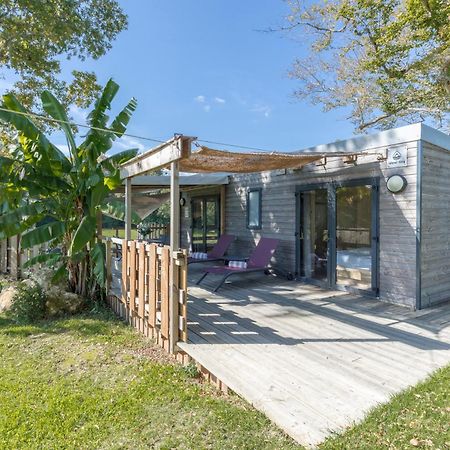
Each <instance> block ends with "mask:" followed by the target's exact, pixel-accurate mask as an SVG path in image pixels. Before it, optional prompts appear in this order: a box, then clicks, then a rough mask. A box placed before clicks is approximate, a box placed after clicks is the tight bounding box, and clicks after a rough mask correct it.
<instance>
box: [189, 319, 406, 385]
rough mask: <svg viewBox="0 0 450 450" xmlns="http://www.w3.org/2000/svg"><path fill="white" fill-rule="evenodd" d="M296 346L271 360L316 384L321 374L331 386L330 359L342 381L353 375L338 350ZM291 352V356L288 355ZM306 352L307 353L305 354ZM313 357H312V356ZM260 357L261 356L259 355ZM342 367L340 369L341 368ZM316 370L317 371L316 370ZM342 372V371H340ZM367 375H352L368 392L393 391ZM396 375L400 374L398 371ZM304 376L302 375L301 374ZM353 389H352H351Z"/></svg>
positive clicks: (252, 338) (252, 341)
mask: <svg viewBox="0 0 450 450" xmlns="http://www.w3.org/2000/svg"><path fill="white" fill-rule="evenodd" d="M194 317H195V319H194V320H196V321H197V320H199V318H198V317H197V316H194ZM203 327H204V328H207V329H211V330H216V329H217V328H216V327H215V326H214V325H212V324H209V327H208V323H207V322H205V321H203ZM226 327H227V328H231V329H233V326H232V325H227V326H226ZM225 339H226V343H231V342H230V339H229V338H225ZM234 341H235V339H234ZM239 344H258V345H260V346H262V347H263V348H262V349H261V351H264V350H265V349H267V348H268V347H269V346H270V345H282V344H276V343H275V342H273V343H267V342H264V343H261V342H259V341H258V339H257V338H256V337H255V336H254V335H247V336H245V338H244V337H242V339H241V340H239ZM293 348H295V346H290V345H285V346H284V351H283V353H280V354H278V353H277V354H275V355H274V356H272V357H271V360H272V361H273V362H274V363H276V364H277V366H278V367H283V364H285V365H286V366H287V367H289V369H290V370H291V371H298V373H300V374H304V373H305V372H306V373H307V374H310V375H312V376H314V378H315V384H318V385H320V384H322V383H320V381H321V380H320V379H321V376H322V375H323V376H324V377H325V379H324V383H323V384H324V387H325V388H326V387H327V386H329V379H326V373H324V364H322V363H326V364H329V363H330V359H333V360H334V367H335V372H336V369H338V370H337V371H338V374H336V375H335V377H338V378H339V379H340V380H341V381H343V382H344V381H345V380H346V379H347V380H348V379H349V376H351V375H352V367H351V366H349V365H348V364H345V363H343V362H342V358H337V357H336V352H333V351H330V352H326V353H325V354H324V353H323V352H320V353H318V352H317V351H315V350H314V349H310V348H308V346H303V345H302V346H301V348H299V349H298V351H296V352H295V353H294V351H292V349H293ZM287 353H289V357H288V355H287ZM305 353H306V355H305ZM311 357H312V358H311ZM258 358H259V357H258ZM339 369H340V370H339ZM314 371H315V372H314ZM339 372H340V373H339ZM365 375H366V376H365V377H357V378H355V377H354V376H352V382H353V383H358V385H359V386H361V388H362V389H364V390H365V391H366V392H371V391H373V390H374V388H378V389H382V390H383V391H389V392H392V391H393V390H394V389H392V388H390V387H389V386H386V385H383V384H380V383H379V382H378V381H377V379H376V378H374V373H373V372H369V373H367V374H365ZM395 375H398V373H396V374H395ZM300 378H302V376H300ZM320 389H322V387H319V390H320ZM345 390H346V391H349V389H348V388H347V387H345ZM350 391H351V389H350Z"/></svg>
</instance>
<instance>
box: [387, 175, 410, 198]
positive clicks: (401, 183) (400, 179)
mask: <svg viewBox="0 0 450 450" xmlns="http://www.w3.org/2000/svg"><path fill="white" fill-rule="evenodd" d="M407 184H408V182H407V181H406V178H405V177H404V176H402V175H392V176H391V177H389V178H388V179H387V181H386V187H387V188H388V191H389V192H392V193H393V194H399V193H400V192H403V191H404V190H405V188H406V185H407Z"/></svg>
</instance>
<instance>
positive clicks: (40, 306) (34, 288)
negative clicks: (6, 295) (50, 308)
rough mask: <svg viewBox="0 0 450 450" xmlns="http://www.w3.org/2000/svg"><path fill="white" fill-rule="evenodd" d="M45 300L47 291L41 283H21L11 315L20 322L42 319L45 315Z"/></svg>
mask: <svg viewBox="0 0 450 450" xmlns="http://www.w3.org/2000/svg"><path fill="white" fill-rule="evenodd" d="M45 301H46V296H45V293H44V291H43V289H42V287H41V286H40V285H39V284H37V283H36V282H33V283H32V284H29V283H24V282H22V283H19V284H18V285H17V292H16V294H15V295H14V297H13V299H12V305H11V309H10V314H11V317H12V318H13V319H14V320H15V321H16V322H17V323H20V324H26V323H33V322H36V321H38V320H41V319H43V318H44V317H45V311H46V307H45Z"/></svg>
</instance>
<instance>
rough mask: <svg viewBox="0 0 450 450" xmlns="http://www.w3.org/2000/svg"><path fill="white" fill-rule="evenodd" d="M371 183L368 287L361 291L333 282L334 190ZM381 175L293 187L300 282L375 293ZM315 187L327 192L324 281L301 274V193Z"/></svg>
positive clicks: (335, 233)
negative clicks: (369, 281) (326, 239)
mask: <svg viewBox="0 0 450 450" xmlns="http://www.w3.org/2000/svg"><path fill="white" fill-rule="evenodd" d="M364 185H365V186H371V189H372V196H371V252H370V253H371V259H372V270H371V283H372V286H371V289H368V290H362V289H357V288H354V287H351V286H343V285H339V284H336V238H337V236H336V235H337V232H336V225H337V205H336V190H337V189H338V188H340V187H356V186H364ZM379 186H380V178H379V177H371V178H357V179H352V180H345V181H339V182H337V181H330V182H327V183H315V184H307V185H299V186H296V189H295V197H296V202H295V203H296V208H295V209H296V214H295V267H296V270H295V276H296V279H297V280H299V281H304V282H307V283H311V284H316V285H319V286H321V287H326V288H329V289H336V290H344V291H349V292H355V293H358V294H363V295H371V296H378V295H379V288H380V275H379V260H380V238H379V235H380V214H379V212H380V198H379V197H380V196H379V190H380V188H379ZM318 189H325V190H327V193H328V202H327V203H328V243H327V260H328V261H327V281H326V282H325V281H321V280H315V279H311V278H305V277H302V276H300V273H301V272H300V270H301V264H302V232H303V229H302V227H303V224H302V193H305V192H310V191H314V190H318Z"/></svg>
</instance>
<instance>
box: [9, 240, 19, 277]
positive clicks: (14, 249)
mask: <svg viewBox="0 0 450 450" xmlns="http://www.w3.org/2000/svg"><path fill="white" fill-rule="evenodd" d="M9 246H10V249H9V255H10V259H9V260H10V268H9V270H10V273H11V276H12V277H13V278H15V279H18V278H19V274H20V273H19V272H20V270H19V267H20V253H19V237H18V236H13V237H11V238H10V239H9Z"/></svg>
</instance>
